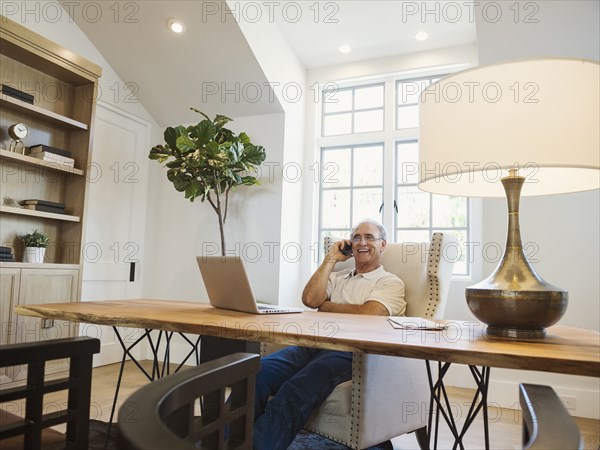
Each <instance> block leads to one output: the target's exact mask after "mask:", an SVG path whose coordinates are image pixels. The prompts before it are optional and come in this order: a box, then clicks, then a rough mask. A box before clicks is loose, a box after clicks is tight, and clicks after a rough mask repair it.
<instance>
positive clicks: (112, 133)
mask: <svg viewBox="0 0 600 450" xmlns="http://www.w3.org/2000/svg"><path fill="white" fill-rule="evenodd" d="M149 142H150V124H149V123H148V122H146V121H144V120H142V119H140V118H138V117H135V116H133V115H131V114H129V113H127V112H124V111H122V110H120V109H118V108H115V107H113V106H111V105H108V104H105V103H102V102H99V103H98V105H97V108H96V119H95V128H94V145H93V150H92V162H91V164H89V165H88V174H87V175H88V182H89V186H88V188H89V199H88V202H87V204H88V211H87V221H86V229H85V243H84V245H83V246H82V252H83V259H84V265H83V286H82V295H81V297H82V301H89V300H114V299H128V298H137V297H140V296H141V292H142V280H141V270H140V265H141V264H143V253H144V251H143V250H144V249H143V244H144V243H143V239H144V232H145V222H146V220H145V215H146V191H147V179H148V175H147V171H148V164H147V163H148V153H149V150H150V149H149ZM80 334H81V335H86V336H90V337H99V338H100V339H101V342H102V348H101V352H100V354H99V355H96V359H95V360H94V364H95V365H104V364H110V363H113V362H117V361H120V359H121V357H122V351H121V346H120V344H119V341H118V339H117V338H116V336H115V335H114V333H113V331H112V328H110V327H100V326H97V325H89V324H88V325H86V324H81V326H80ZM120 334H121V337H122V338H123V339H124V341H126V343H132V342H133V340H134V339H136V337H137V336H139V333H138V332H137V330H132V329H121V330H120ZM134 355H135V354H134ZM138 356H139V350H138ZM136 357H137V356H136Z"/></svg>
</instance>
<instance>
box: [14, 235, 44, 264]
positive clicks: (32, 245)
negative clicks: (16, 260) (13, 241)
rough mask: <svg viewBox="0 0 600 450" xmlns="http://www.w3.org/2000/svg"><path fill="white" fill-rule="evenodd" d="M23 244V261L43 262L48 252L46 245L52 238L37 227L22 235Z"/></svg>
mask: <svg viewBox="0 0 600 450" xmlns="http://www.w3.org/2000/svg"><path fill="white" fill-rule="evenodd" d="M21 243H22V244H23V247H24V250H23V262H27V263H43V262H44V256H45V254H46V247H48V244H49V243H50V238H49V237H48V236H47V235H45V234H44V233H40V232H39V231H38V230H37V229H36V230H34V231H32V232H31V233H27V234H24V235H23V236H21Z"/></svg>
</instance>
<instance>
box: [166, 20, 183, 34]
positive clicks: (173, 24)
mask: <svg viewBox="0 0 600 450" xmlns="http://www.w3.org/2000/svg"><path fill="white" fill-rule="evenodd" d="M168 24H169V30H171V31H172V32H173V33H177V34H180V33H183V32H184V31H185V26H184V25H183V22H182V21H181V20H177V19H169V22H168Z"/></svg>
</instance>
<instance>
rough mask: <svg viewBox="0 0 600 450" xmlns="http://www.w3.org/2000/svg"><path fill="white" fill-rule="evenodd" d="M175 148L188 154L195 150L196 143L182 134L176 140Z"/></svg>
mask: <svg viewBox="0 0 600 450" xmlns="http://www.w3.org/2000/svg"><path fill="white" fill-rule="evenodd" d="M177 148H178V149H179V150H181V151H182V152H184V153H186V152H190V151H193V150H196V143H195V142H194V141H193V140H192V138H190V137H189V136H188V135H187V134H183V135H181V136H179V137H178V138H177Z"/></svg>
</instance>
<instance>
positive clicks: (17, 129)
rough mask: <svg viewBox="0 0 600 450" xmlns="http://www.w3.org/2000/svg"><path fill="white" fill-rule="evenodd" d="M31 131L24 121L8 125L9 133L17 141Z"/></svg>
mask: <svg viewBox="0 0 600 450" xmlns="http://www.w3.org/2000/svg"><path fill="white" fill-rule="evenodd" d="M28 133H29V129H28V128H27V125H25V124H24V123H15V124H13V125H11V126H10V127H8V134H9V136H10V137H11V138H13V139H14V140H15V141H20V140H21V139H25V137H26V136H27V134H28Z"/></svg>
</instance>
